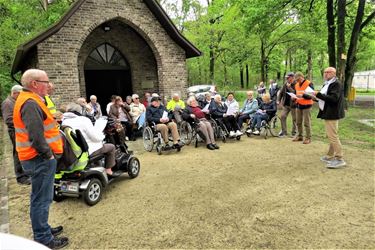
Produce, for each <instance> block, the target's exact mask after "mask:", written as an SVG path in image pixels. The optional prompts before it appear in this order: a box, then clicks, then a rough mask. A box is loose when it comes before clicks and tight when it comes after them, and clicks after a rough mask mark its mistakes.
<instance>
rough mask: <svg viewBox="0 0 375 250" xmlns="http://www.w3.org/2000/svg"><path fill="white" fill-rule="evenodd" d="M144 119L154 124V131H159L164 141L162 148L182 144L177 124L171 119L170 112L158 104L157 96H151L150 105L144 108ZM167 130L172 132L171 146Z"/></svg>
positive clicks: (178, 147) (165, 148)
mask: <svg viewBox="0 0 375 250" xmlns="http://www.w3.org/2000/svg"><path fill="white" fill-rule="evenodd" d="M146 120H147V123H148V124H155V129H156V131H158V132H160V133H161V136H162V138H163V143H164V144H163V145H162V149H164V150H167V149H170V148H175V149H180V148H181V147H182V146H183V145H184V144H183V143H182V142H181V140H180V135H179V133H178V129H177V124H176V123H175V122H173V121H172V114H171V113H168V111H167V110H166V108H165V107H164V106H163V105H160V100H159V98H158V97H152V98H151V105H150V106H149V107H147V109H146ZM169 131H170V132H171V133H172V138H173V139H172V140H173V145H172V146H170V145H169V133H168V132H169Z"/></svg>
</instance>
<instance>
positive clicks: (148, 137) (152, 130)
mask: <svg viewBox="0 0 375 250" xmlns="http://www.w3.org/2000/svg"><path fill="white" fill-rule="evenodd" d="M142 137H143V147H144V149H145V150H146V151H148V152H151V151H152V150H153V149H154V147H155V148H156V152H157V153H158V155H161V154H162V152H163V151H170V150H176V151H177V152H180V151H181V147H175V146H174V145H173V146H163V137H162V135H161V132H160V131H157V130H156V124H155V123H151V124H148V123H147V124H146V126H145V128H144V129H143V135H142ZM168 137H169V141H173V139H172V138H171V137H172V136H171V134H170V132H169V135H168Z"/></svg>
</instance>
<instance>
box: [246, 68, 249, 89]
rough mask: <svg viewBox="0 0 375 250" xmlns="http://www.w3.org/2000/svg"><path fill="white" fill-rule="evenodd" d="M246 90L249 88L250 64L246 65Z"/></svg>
mask: <svg viewBox="0 0 375 250" xmlns="http://www.w3.org/2000/svg"><path fill="white" fill-rule="evenodd" d="M246 88H247V89H248V88H249V64H247V63H246Z"/></svg>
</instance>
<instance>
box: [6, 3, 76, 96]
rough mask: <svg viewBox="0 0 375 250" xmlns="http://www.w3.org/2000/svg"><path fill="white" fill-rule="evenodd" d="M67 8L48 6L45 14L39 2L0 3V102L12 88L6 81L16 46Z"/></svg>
mask: <svg viewBox="0 0 375 250" xmlns="http://www.w3.org/2000/svg"><path fill="white" fill-rule="evenodd" d="M70 4H71V1H69V0H58V1H54V2H53V4H51V5H49V6H48V10H47V11H44V10H43V8H42V6H41V4H40V1H39V0H17V1H9V0H0V34H1V35H0V81H1V82H0V87H1V98H4V96H6V95H7V94H8V92H9V90H10V88H11V86H12V85H14V84H15V82H14V81H13V80H12V79H11V77H10V67H11V65H12V62H13V58H14V55H15V53H16V50H17V46H18V45H20V44H22V43H24V42H26V41H27V40H29V39H31V38H32V37H34V36H35V35H36V34H37V33H39V32H41V31H43V30H45V29H46V28H47V27H49V26H50V25H52V24H54V23H55V22H56V21H57V20H59V19H60V17H61V16H62V15H63V14H64V13H65V12H66V10H67V9H68V8H69V6H70ZM2 100H3V99H2Z"/></svg>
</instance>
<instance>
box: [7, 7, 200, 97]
mask: <svg viewBox="0 0 375 250" xmlns="http://www.w3.org/2000/svg"><path fill="white" fill-rule="evenodd" d="M200 55H201V52H200V51H199V50H198V49H197V48H196V47H195V46H194V45H193V44H192V43H190V42H189V41H188V40H187V39H186V38H185V37H184V36H183V35H182V34H181V33H180V32H179V31H178V30H177V28H176V27H175V26H174V24H173V23H172V21H171V19H170V18H169V17H168V15H167V14H166V13H165V11H164V10H163V8H162V7H161V6H160V4H159V3H158V2H157V1H156V0H77V1H76V2H75V3H74V4H73V5H72V7H71V8H70V9H69V11H68V12H67V13H66V14H65V15H64V16H63V17H62V18H61V20H60V21H59V22H58V23H56V24H55V25H53V26H52V27H50V28H49V29H48V30H46V31H44V32H42V33H41V34H39V35H37V36H36V37H34V38H33V39H31V40H30V41H28V42H26V43H24V44H22V45H20V46H19V47H18V49H17V53H16V57H15V60H14V62H13V66H12V72H11V74H12V76H13V77H14V75H15V74H16V73H19V72H23V71H25V70H27V69H28V68H39V69H42V70H45V71H46V72H47V73H48V75H49V78H50V80H51V81H52V82H54V84H55V93H54V95H53V99H54V100H55V102H56V103H57V104H63V103H67V102H71V101H74V100H76V99H77V98H78V97H80V96H83V97H86V98H88V97H89V96H90V95H92V94H94V95H96V96H97V97H98V101H99V102H100V103H102V104H105V103H107V102H109V99H110V96H111V95H113V94H115V95H120V96H122V97H123V98H124V97H125V96H127V95H131V94H133V93H137V94H140V95H142V94H143V93H144V92H157V93H159V94H161V95H163V96H166V97H170V96H171V94H172V93H174V92H178V93H181V94H182V95H184V94H185V93H186V92H185V91H186V90H185V88H186V86H187V68H186V59H187V58H191V57H196V56H200Z"/></svg>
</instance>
